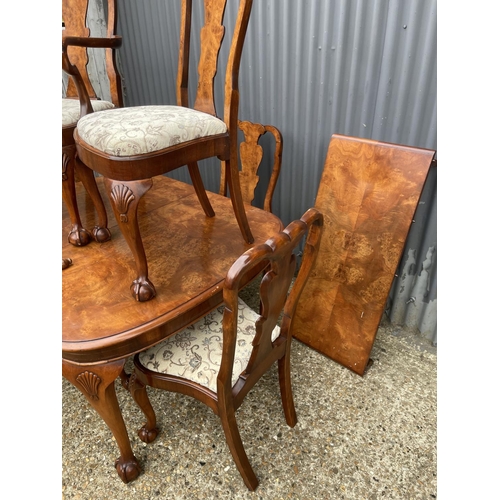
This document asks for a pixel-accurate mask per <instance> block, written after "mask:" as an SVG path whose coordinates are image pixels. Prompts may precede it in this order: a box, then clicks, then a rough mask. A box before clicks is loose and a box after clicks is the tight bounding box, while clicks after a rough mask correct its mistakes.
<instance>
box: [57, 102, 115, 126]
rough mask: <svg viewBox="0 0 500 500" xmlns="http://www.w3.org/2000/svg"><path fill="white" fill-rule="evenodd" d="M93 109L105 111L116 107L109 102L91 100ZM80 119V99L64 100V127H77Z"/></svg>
mask: <svg viewBox="0 0 500 500" xmlns="http://www.w3.org/2000/svg"><path fill="white" fill-rule="evenodd" d="M90 104H92V109H93V110H94V111H104V110H105V109H111V108H114V107H115V105H114V104H113V103H112V102H108V101H97V100H91V101H90ZM79 119H80V101H79V100H78V99H63V100H62V126H63V127H68V126H70V125H76V123H77V122H78V120H79Z"/></svg>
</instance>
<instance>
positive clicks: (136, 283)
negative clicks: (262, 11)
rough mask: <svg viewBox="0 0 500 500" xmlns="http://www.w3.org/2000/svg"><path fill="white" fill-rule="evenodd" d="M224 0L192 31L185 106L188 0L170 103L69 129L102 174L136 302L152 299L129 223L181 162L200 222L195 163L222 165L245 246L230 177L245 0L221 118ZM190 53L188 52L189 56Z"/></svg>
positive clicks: (245, 229) (102, 115)
mask: <svg viewBox="0 0 500 500" xmlns="http://www.w3.org/2000/svg"><path fill="white" fill-rule="evenodd" d="M226 3H227V0H204V2H203V4H204V23H203V26H202V28H201V32H200V45H201V48H200V50H199V54H200V60H199V63H198V86H197V91H196V98H195V101H194V104H193V106H192V107H189V103H188V76H189V72H188V66H189V56H190V45H191V43H190V41H191V18H192V10H193V9H192V0H182V2H181V16H180V17H181V19H180V26H181V28H180V45H179V47H180V49H179V60H178V74H177V105H175V106H173V105H149V106H134V107H126V108H121V109H111V110H107V111H102V112H96V113H92V114H90V115H86V116H84V117H82V118H81V119H80V121H79V122H78V125H77V127H76V131H75V142H76V148H77V152H78V156H79V157H80V158H81V160H82V161H83V162H84V163H85V164H86V165H87V166H88V167H89V168H91V169H93V170H94V171H96V172H99V173H100V174H101V175H102V176H103V177H104V184H105V188H106V191H107V193H108V195H109V197H110V201H111V206H112V208H113V212H114V214H115V217H116V220H117V221H118V226H119V228H120V230H121V232H122V234H123V236H124V238H125V240H126V241H127V244H128V246H129V248H130V250H131V252H132V255H133V257H134V260H135V266H136V274H137V277H136V278H135V279H134V280H133V282H132V284H131V285H130V290H131V293H132V296H133V297H134V298H135V299H136V300H138V301H141V302H144V301H147V300H150V299H152V298H153V297H155V295H156V289H155V287H154V284H153V282H152V280H151V279H150V277H149V275H148V262H147V256H146V252H145V249H144V245H143V242H142V238H141V233H140V226H139V223H138V218H137V208H138V204H139V202H140V200H141V199H142V197H143V196H144V195H145V194H146V192H147V191H148V190H149V189H150V188H151V186H152V184H153V180H152V178H153V177H155V176H157V175H162V174H166V173H167V172H170V171H172V170H175V169H177V168H180V167H182V166H184V165H187V167H188V171H189V174H190V176H191V181H192V183H193V186H194V189H195V191H196V194H197V196H198V199H199V201H200V204H201V207H202V208H203V211H204V212H205V215H206V216H207V217H213V216H214V215H215V213H214V210H213V208H212V206H211V204H210V201H209V199H208V196H207V193H206V191H205V188H204V185H203V181H202V178H201V174H200V171H199V167H198V163H197V162H198V161H200V160H202V159H205V158H210V157H217V158H219V159H220V160H221V161H222V162H223V168H224V170H225V178H226V182H227V184H228V186H229V191H230V196H231V201H232V206H233V209H234V213H235V217H236V220H237V223H238V225H239V228H240V230H241V233H242V236H243V238H244V240H245V241H246V242H247V243H253V236H252V232H251V230H250V226H249V224H248V220H247V216H246V213H245V208H244V205H243V199H242V196H241V188H240V182H239V175H238V161H237V129H238V104H239V90H238V73H239V66H240V60H241V53H242V49H243V42H244V39H245V34H246V30H247V26H248V21H249V17H250V12H251V8H252V0H239V7H238V14H237V18H236V21H235V25H234V30H233V35H232V39H231V45H230V50H229V56H228V60H227V65H226V75H225V91H224V113H223V119H222V118H220V117H219V115H217V113H216V109H215V99H214V80H215V74H216V72H217V65H218V60H219V53H220V52H221V51H220V48H221V44H222V39H223V37H224V32H225V27H224V24H223V23H224V14H225V10H226ZM195 53H196V51H195Z"/></svg>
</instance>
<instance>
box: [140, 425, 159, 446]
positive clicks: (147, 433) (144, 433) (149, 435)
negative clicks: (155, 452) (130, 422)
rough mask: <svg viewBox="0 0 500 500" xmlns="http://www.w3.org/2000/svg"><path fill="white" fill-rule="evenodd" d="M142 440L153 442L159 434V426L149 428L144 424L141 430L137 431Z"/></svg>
mask: <svg viewBox="0 0 500 500" xmlns="http://www.w3.org/2000/svg"><path fill="white" fill-rule="evenodd" d="M137 434H138V436H139V438H140V440H141V441H142V442H143V443H148V444H149V443H152V442H153V441H154V440H155V439H156V436H158V428H157V427H155V428H153V429H147V428H146V426H145V425H143V426H142V427H141V428H140V429H139V431H138V432H137Z"/></svg>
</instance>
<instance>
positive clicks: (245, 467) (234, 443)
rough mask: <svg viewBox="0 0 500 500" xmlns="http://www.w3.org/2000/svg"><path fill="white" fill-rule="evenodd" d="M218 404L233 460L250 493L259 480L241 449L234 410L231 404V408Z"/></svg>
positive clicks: (243, 450)
mask: <svg viewBox="0 0 500 500" xmlns="http://www.w3.org/2000/svg"><path fill="white" fill-rule="evenodd" d="M219 404H220V406H221V407H220V410H219V416H220V419H221V422H222V428H223V429H224V434H225V436H226V442H227V444H228V446H229V450H230V451H231V455H232V456H233V460H234V462H235V464H236V467H237V468H238V471H239V472H240V474H241V477H242V478H243V481H244V482H245V484H246V486H247V488H248V489H249V490H250V491H254V490H255V489H256V488H257V486H258V485H259V480H258V479H257V476H256V475H255V473H254V471H253V469H252V466H251V465H250V461H249V460H248V457H247V454H246V452H245V448H243V442H242V441H241V436H240V431H239V430H238V424H237V423H236V417H235V412H234V408H233V407H232V404H230V406H231V408H228V407H226V406H225V405H224V404H221V402H220V401H219Z"/></svg>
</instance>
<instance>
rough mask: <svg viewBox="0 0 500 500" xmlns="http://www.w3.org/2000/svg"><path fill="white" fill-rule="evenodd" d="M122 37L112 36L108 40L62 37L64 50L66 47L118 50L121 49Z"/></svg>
mask: <svg viewBox="0 0 500 500" xmlns="http://www.w3.org/2000/svg"><path fill="white" fill-rule="evenodd" d="M121 45H122V37H121V36H112V37H108V38H100V37H86V36H64V35H63V37H62V48H63V50H65V49H66V47H69V46H73V47H87V48H103V49H116V48H118V47H121Z"/></svg>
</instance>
